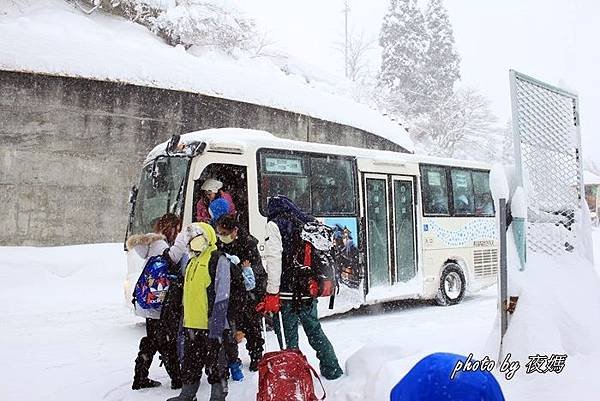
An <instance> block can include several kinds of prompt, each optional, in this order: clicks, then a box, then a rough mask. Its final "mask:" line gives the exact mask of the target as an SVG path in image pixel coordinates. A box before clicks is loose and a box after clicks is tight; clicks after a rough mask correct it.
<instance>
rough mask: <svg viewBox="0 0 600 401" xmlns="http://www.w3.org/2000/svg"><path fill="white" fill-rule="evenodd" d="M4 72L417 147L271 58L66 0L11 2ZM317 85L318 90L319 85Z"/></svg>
mask: <svg viewBox="0 0 600 401" xmlns="http://www.w3.org/2000/svg"><path fill="white" fill-rule="evenodd" d="M0 37H1V38H2V40H1V41H0V69H2V70H9V71H23V72H35V73H44V74H51V75H60V76H71V77H73V76H75V77H83V78H90V79H98V80H106V81H118V82H127V83H131V84H136V85H142V86H151V87H159V88H164V89H172V90H181V91H187V92H194V93H202V94H205V95H209V96H215V97H222V98H227V99H231V100H237V101H243V102H249V103H256V104H260V105H264V106H269V107H274V108H278V109H283V110H287V111H292V112H296V113H300V114H306V115H309V116H312V117H315V118H320V119H323V120H328V121H332V122H337V123H340V124H345V125H349V126H352V127H355V128H359V129H362V130H365V131H368V132H371V133H373V134H375V135H378V136H381V137H383V138H385V139H388V140H390V141H392V142H394V143H396V144H398V145H400V146H402V147H403V148H405V149H406V150H408V151H413V150H414V145H413V143H412V141H411V140H410V138H409V136H408V133H407V131H406V130H405V129H404V128H403V127H402V126H401V125H399V124H398V123H396V122H394V121H391V120H390V119H388V118H387V117H385V116H382V115H381V114H380V113H378V112H377V111H375V110H373V109H371V108H369V107H368V106H366V105H363V104H359V103H357V102H355V101H353V100H351V99H349V98H347V97H343V96H340V95H335V94H332V93H328V92H326V91H324V90H322V88H318V87H313V86H311V84H308V83H307V82H306V79H304V78H302V77H301V76H298V75H286V74H285V73H284V72H282V71H281V69H280V68H279V67H278V66H277V65H276V64H275V63H274V62H273V61H271V60H270V59H268V58H265V57H254V58H251V57H246V58H238V59H234V58H232V57H229V56H226V55H223V54H221V53H216V52H206V53H205V54H203V55H202V56H201V57H196V56H194V55H191V54H189V53H188V52H186V51H185V50H184V49H183V48H182V47H172V46H169V45H167V44H166V43H164V42H163V41H162V40H161V39H159V38H158V37H156V36H155V35H154V34H152V33H151V32H150V31H148V30H147V29H146V28H145V27H143V26H141V25H139V24H136V23H133V22H131V21H128V20H125V19H123V18H119V17H114V16H110V15H104V14H100V13H93V14H91V15H86V14H84V13H83V12H81V11H80V10H78V9H77V8H75V7H73V6H72V5H70V4H68V3H66V2H64V1H62V0H37V1H33V0H14V1H13V7H12V8H9V9H8V11H4V12H0ZM315 85H318V83H317V84H315Z"/></svg>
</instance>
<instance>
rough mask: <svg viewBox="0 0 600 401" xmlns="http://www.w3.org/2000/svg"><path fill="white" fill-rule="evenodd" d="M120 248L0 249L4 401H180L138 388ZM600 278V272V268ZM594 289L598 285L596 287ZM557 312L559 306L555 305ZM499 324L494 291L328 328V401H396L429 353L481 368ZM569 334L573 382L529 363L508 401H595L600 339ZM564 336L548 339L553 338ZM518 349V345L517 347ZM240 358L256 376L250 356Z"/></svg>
mask: <svg viewBox="0 0 600 401" xmlns="http://www.w3.org/2000/svg"><path fill="white" fill-rule="evenodd" d="M594 244H595V245H594V247H595V249H596V254H597V255H598V254H600V230H596V231H594ZM122 249H123V248H122V244H100V245H81V246H71V247H58V248H33V247H3V248H0V280H1V281H2V283H4V285H3V289H2V291H1V292H0V304H1V305H4V308H5V309H4V310H5V312H4V316H3V319H2V326H1V327H2V328H1V330H0V349H2V355H3V361H4V362H3V363H2V364H1V365H0V382H1V383H2V386H1V390H0V394H1V396H0V399H2V400H5V401H13V400H41V399H43V400H45V401H53V400H56V401H59V400H60V401H65V400H77V401H87V400H90V401H97V400H150V401H151V400H164V399H166V398H168V397H170V396H173V395H175V394H177V392H176V391H173V390H170V389H169V388H168V383H169V381H168V379H167V377H166V373H165V372H164V369H162V368H160V367H158V364H157V363H156V362H155V363H154V365H153V367H152V369H151V376H152V377H153V378H157V379H159V380H161V381H162V382H163V383H164V385H163V387H161V388H158V389H149V390H143V391H132V390H131V389H130V385H131V378H132V374H133V359H134V358H135V355H136V352H137V346H138V341H139V339H140V338H141V337H142V335H143V333H144V326H143V324H142V323H141V321H140V320H139V319H138V318H136V317H135V316H133V315H132V314H131V312H130V311H129V310H128V309H127V308H126V307H125V306H124V299H123V290H122V282H123V278H124V272H125V256H124V253H123V250H122ZM596 270H597V271H600V263H598V261H597V262H596ZM553 274H554V273H553ZM597 279H598V277H597V276H595V277H594V280H597ZM567 290H574V289H572V288H571V289H567ZM574 296H575V294H574ZM531 299H532V301H528V304H524V305H522V307H523V310H525V308H526V307H527V308H531V307H532V305H533V306H534V307H540V305H536V304H535V301H536V299H535V298H531ZM537 300H538V301H539V298H538V299H537ZM548 305H549V307H552V306H553V303H552V302H551V300H550V301H549V302H548ZM542 312H543V313H542ZM564 312H565V311H561V310H558V311H555V315H550V316H553V318H555V317H556V319H563V320H565V321H566V323H564V322H562V321H561V322H557V326H560V327H563V328H564V327H566V328H567V329H569V328H570V326H569V316H570V314H568V313H567V314H564ZM566 312H568V311H566ZM572 312H573V316H574V318H573V320H574V321H577V320H578V317H577V314H581V313H582V311H572ZM583 313H587V311H585V310H583ZM595 314H597V312H596V313H595ZM545 315H548V313H547V311H546V312H544V311H542V310H540V316H545ZM515 316H516V315H515ZM495 318H496V290H495V288H491V289H488V290H486V291H484V292H480V293H479V294H477V295H475V296H472V297H469V298H467V299H465V300H464V301H463V302H462V303H461V304H459V305H457V306H452V307H435V306H430V305H428V304H425V303H422V302H403V303H400V304H399V306H398V307H396V308H391V307H389V306H386V307H385V308H384V307H383V306H379V307H372V308H370V309H368V310H367V311H363V312H361V313H353V314H351V315H347V316H342V317H337V318H329V319H326V320H325V321H324V322H323V325H324V329H325V331H326V332H327V334H328V335H329V337H330V339H331V341H332V343H333V344H334V346H335V349H336V351H337V353H338V356H339V358H340V360H341V362H342V363H343V364H345V367H346V375H345V376H344V377H343V378H342V379H340V380H337V381H334V382H325V387H326V389H327V399H328V400H333V401H335V400H338V401H358V400H387V399H389V391H390V389H391V387H392V386H393V385H394V384H395V383H396V382H397V381H398V380H399V379H400V378H401V377H402V376H403V375H404V374H405V373H406V372H407V371H408V370H409V369H410V367H412V366H413V365H414V364H415V363H416V362H417V361H418V360H419V359H420V358H421V357H423V356H425V355H427V354H428V353H432V352H436V351H447V352H455V353H462V354H468V353H470V352H472V353H474V354H475V355H476V356H479V357H482V356H483V355H484V354H485V352H486V343H487V342H488V339H489V337H490V333H491V331H492V329H493V326H494V322H495ZM590 318H595V316H590ZM540 322H543V320H542V319H538V320H537V321H536V320H532V322H531V325H532V326H533V327H532V329H531V330H530V331H522V330H521V331H520V332H519V333H517V334H518V335H524V336H530V337H531V336H535V330H536V328H537V329H539V330H548V329H549V328H548V326H540V327H537V326H536V324H538V323H540ZM546 323H547V322H546ZM540 324H541V323H540ZM515 327H521V328H522V327H523V325H519V326H517V325H515ZM571 329H572V330H573V332H574V333H575V334H578V335H580V338H581V339H582V342H584V343H586V344H579V345H578V344H573V346H572V347H571V350H573V352H574V354H569V358H571V359H568V360H567V368H565V371H563V372H562V373H561V374H560V375H556V374H555V373H547V374H545V375H541V374H537V375H525V373H524V370H525V366H524V365H525V363H526V361H523V360H521V364H522V367H521V370H520V372H519V373H518V375H517V377H515V378H514V379H513V380H512V381H506V380H504V379H502V378H500V383H501V385H502V388H503V391H504V393H505V396H506V399H507V400H528V401H529V400H544V401H548V400H561V401H562V400H567V399H571V400H578V401H581V400H595V399H597V394H599V393H600V383H599V382H598V380H597V379H596V375H597V374H596V371H595V369H594V366H595V364H593V362H595V361H594V360H593V359H592V357H591V356H590V355H591V354H588V353H585V349H586V348H594V347H595V345H594V344H593V341H594V339H592V338H589V334H590V332H587V331H586V328H585V327H577V326H574V327H572V328H571ZM532 333H534V334H532ZM556 334H557V333H556V332H554V331H550V332H548V336H550V337H552V338H553V336H554V335H556ZM543 335H544V333H541V337H543ZM562 335H563V337H564V335H565V333H564V332H563V333H562ZM569 335H571V336H573V333H570V334H569ZM269 336H270V337H269V343H270V345H271V347H273V346H274V344H275V339H274V337H273V335H272V334H271V333H270V334H269ZM513 336H514V335H513ZM301 339H302V340H301V348H302V349H303V350H304V351H305V352H306V353H307V354H308V357H309V360H310V362H311V363H312V364H313V365H314V366H318V364H317V360H316V358H315V355H314V353H313V352H312V350H311V349H310V347H309V346H308V344H307V342H306V340H305V338H303V335H301ZM559 340H560V339H559ZM563 340H564V338H563ZM595 340H597V339H595ZM511 341H512V342H513V344H515V342H514V339H513V340H511ZM563 342H564V341H563ZM559 343H560V341H559ZM547 344H552V341H547V342H545V345H547ZM240 350H241V355H242V357H243V359H244V362H245V363H246V365H247V363H248V357H247V354H246V352H245V349H243V346H241V348H240ZM542 351H546V349H543V350H542ZM559 351H560V350H558V349H557V353H558V352H559ZM540 352H541V351H540ZM490 356H491V355H490ZM245 373H246V379H245V380H244V381H243V382H241V383H232V384H231V387H230V397H229V398H228V399H230V400H233V401H235V400H252V399H255V392H256V388H257V374H256V373H250V372H248V371H247V370H246V371H245ZM519 374H520V375H519ZM499 377H500V376H499ZM199 394H200V398H199V399H200V400H202V399H208V386H207V385H206V383H205V382H204V383H203V385H202V387H201V389H200V392H199Z"/></svg>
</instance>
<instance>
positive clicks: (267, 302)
mask: <svg viewBox="0 0 600 401" xmlns="http://www.w3.org/2000/svg"><path fill="white" fill-rule="evenodd" d="M280 306H281V305H280V304H279V294H267V295H265V297H264V298H263V300H262V301H260V302H259V303H258V305H256V311H257V312H258V313H277V312H279V307H280Z"/></svg>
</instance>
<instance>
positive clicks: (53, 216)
mask: <svg viewBox="0 0 600 401" xmlns="http://www.w3.org/2000/svg"><path fill="white" fill-rule="evenodd" d="M219 127H241V128H254V129H262V130H266V131H269V132H272V133H273V134H275V135H279V136H281V137H284V138H290V139H297V140H308V141H314V142H322V143H334V144H340V145H352V146H359V147H369V148H379V149H388V150H396V151H402V149H401V148H400V147H399V146H398V145H396V144H394V143H392V142H390V141H388V140H386V139H383V138H381V137H378V136H376V135H373V134H371V133H368V132H365V131H362V130H359V129H356V128H353V127H349V126H345V125H341V124H336V123H332V122H328V121H323V120H319V119H314V118H311V117H308V116H305V115H302V114H297V113H291V112H288V111H283V110H278V109H273V108H270V107H264V106H259V105H255V104H250V103H243V102H237V101H232V100H227V99H221V98H216V97H210V96H204V95H199V94H194V93H188V92H179V91H172V90H165V89H157V88H148V87H142V86H135V85H129V84H121V83H115V82H104V81H94V80H88V79H79V78H67V77H56V76H48V75H40V74H29V73H18V72H7V71H0V207H1V211H0V245H64V244H80V243H97V242H118V241H121V240H122V239H123V237H124V234H125V225H126V221H127V214H128V203H127V197H128V193H129V188H130V187H131V185H132V184H134V183H135V182H136V180H137V179H138V176H139V169H140V166H141V162H142V161H143V159H144V157H145V155H146V154H147V152H148V151H149V150H150V149H151V148H152V147H154V146H155V145H156V144H158V143H160V142H163V141H165V140H167V139H168V138H169V137H170V136H171V135H172V134H173V133H186V132H190V131H194V130H199V129H204V128H219Z"/></svg>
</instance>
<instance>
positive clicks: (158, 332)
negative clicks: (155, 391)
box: [133, 319, 181, 381]
mask: <svg viewBox="0 0 600 401" xmlns="http://www.w3.org/2000/svg"><path fill="white" fill-rule="evenodd" d="M176 338H177V337H176V332H174V333H171V332H170V330H169V327H168V325H166V321H163V319H146V336H145V337H142V339H141V340H140V347H139V351H138V355H137V358H136V359H135V369H134V378H133V379H134V381H140V380H144V379H147V378H148V371H149V369H150V365H151V364H152V359H153V358H154V354H156V352H158V353H159V354H160V359H161V360H162V363H163V364H164V365H165V369H166V371H167V373H168V374H169V377H170V378H171V380H174V381H179V380H180V373H181V372H180V366H179V361H178V359H177V343H176Z"/></svg>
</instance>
